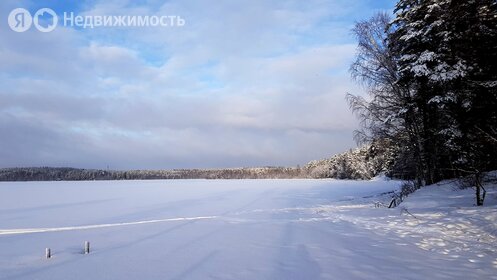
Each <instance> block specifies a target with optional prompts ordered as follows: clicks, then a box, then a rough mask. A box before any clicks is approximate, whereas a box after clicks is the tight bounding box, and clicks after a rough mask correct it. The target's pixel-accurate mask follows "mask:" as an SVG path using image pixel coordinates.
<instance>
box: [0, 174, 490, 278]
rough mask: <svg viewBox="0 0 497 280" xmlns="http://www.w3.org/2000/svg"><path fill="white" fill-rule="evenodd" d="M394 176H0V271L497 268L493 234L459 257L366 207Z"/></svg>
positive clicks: (324, 274)
mask: <svg viewBox="0 0 497 280" xmlns="http://www.w3.org/2000/svg"><path fill="white" fill-rule="evenodd" d="M398 185H399V182H396V181H382V180H377V181H367V182H358V181H336V180H171V181H163V180H156V181H91V182H16V183H9V182H5V183H0V279H47V280H48V279H51V280H53V279H380V278H381V279H400V278H402V279H428V278H430V279H442V278H444V279H463V278H467V277H470V278H471V277H474V276H476V275H478V276H480V277H483V278H480V279H484V278H485V279H492V277H493V279H496V278H495V277H496V275H497V274H496V272H497V255H496V254H495V251H494V252H491V250H492V246H493V245H491V244H490V245H488V244H487V243H482V244H483V245H482V246H487V247H482V248H480V249H481V250H483V251H482V252H483V253H481V252H480V255H481V254H484V256H483V257H479V258H478V257H477V256H476V255H478V254H477V253H479V251H478V249H475V250H472V251H470V252H469V253H468V252H462V253H460V254H459V256H460V257H454V255H456V254H455V253H454V252H452V251H450V250H449V251H448V252H449V253H447V254H444V253H443V252H442V251H440V252H439V251H437V250H434V249H437V248H438V247H436V246H435V245H434V244H435V243H433V244H432V243H430V242H428V248H423V246H420V243H419V242H420V240H431V239H426V238H425V237H426V236H428V237H431V236H432V235H431V233H430V232H429V231H427V233H424V232H423V230H421V231H419V227H417V226H419V225H416V227H415V226H413V225H412V224H409V223H413V222H414V221H413V219H414V218H410V217H409V216H406V215H401V213H400V212H399V211H400V210H399V209H384V208H381V209H379V208H374V207H373V205H374V204H373V202H374V201H378V200H380V201H381V200H384V201H385V200H387V199H388V196H385V195H383V196H381V195H380V194H381V193H385V192H389V191H392V190H396V189H397V188H398ZM490 210H491V211H494V210H495V209H494V208H492V209H490ZM490 210H489V211H490ZM413 211H414V210H412V211H411V212H413ZM492 213H494V212H492ZM439 218H440V217H438V218H437V219H439ZM433 219H435V218H433ZM449 222H450V221H449ZM402 223H405V227H407V228H406V230H404V231H402V229H403V228H404V227H403V224H402ZM409 227H411V228H412V230H410V228H409ZM422 229H423V228H422ZM468 229H471V228H468ZM426 234H428V235H426ZM450 238H452V237H450ZM454 238H455V240H456V241H457V236H455V237H454ZM87 240H88V241H90V243H91V253H90V254H89V255H84V254H82V253H83V244H84V242H85V241H87ZM451 240H452V239H451ZM484 241H485V240H484ZM433 242H436V241H433ZM489 242H492V240H490V241H489ZM457 244H459V243H449V245H448V246H452V247H453V246H456V245H457ZM430 245H433V246H432V247H430ZM470 245H471V244H470ZM488 246H490V249H488ZM47 247H49V248H51V250H52V254H53V257H52V258H51V259H48V260H47V259H45V258H44V256H45V248H47ZM485 250H487V251H485ZM488 250H490V251H488ZM485 252H486V253H485ZM473 255H475V259H474V261H469V260H468V259H469V258H472V257H473ZM475 273H476V274H475Z"/></svg>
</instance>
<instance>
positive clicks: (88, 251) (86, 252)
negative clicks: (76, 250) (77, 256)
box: [85, 241, 90, 255]
mask: <svg viewBox="0 0 497 280" xmlns="http://www.w3.org/2000/svg"><path fill="white" fill-rule="evenodd" d="M89 253H90V242H89V241H85V255H86V254H89Z"/></svg>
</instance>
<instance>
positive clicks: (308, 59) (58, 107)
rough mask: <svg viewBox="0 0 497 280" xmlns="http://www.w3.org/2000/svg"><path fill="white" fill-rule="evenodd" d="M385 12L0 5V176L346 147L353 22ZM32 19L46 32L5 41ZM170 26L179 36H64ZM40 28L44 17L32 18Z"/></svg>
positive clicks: (275, 5)
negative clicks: (90, 20) (128, 22)
mask: <svg viewBox="0 0 497 280" xmlns="http://www.w3.org/2000/svg"><path fill="white" fill-rule="evenodd" d="M394 4H395V1H393V0H380V1H378V0H306V1H301V0H291V1H284V0H252V1H234V0H217V1H214V0H171V1H156V0H140V1H128V0H119V1H117V0H105V1H104V0H95V1H56V0H53V1H23V0H21V1H11V0H7V1H1V2H0V18H2V19H1V20H0V84H1V85H2V86H1V87H0V167H27V166H70V167H78V168H110V169H171V168H209V167H210V168H222V167H247V166H296V165H303V164H305V163H307V162H308V161H310V160H313V159H321V158H327V157H330V156H332V155H333V154H336V153H340V152H343V151H346V150H348V149H350V148H354V147H356V143H355V142H354V141H353V131H354V130H355V129H357V128H358V120H357V118H356V117H355V116H354V115H353V113H352V112H351V111H350V109H349V108H348V105H347V102H346V100H345V95H346V94H347V93H353V94H364V89H362V88H361V87H360V86H358V85H357V84H355V83H354V81H353V80H352V79H351V78H350V74H349V72H348V69H349V65H350V63H351V62H352V60H353V59H354V55H355V51H356V50H355V48H356V42H355V40H354V37H353V35H352V34H351V31H350V30H351V28H352V27H353V25H354V23H355V22H356V21H359V20H364V19H367V18H369V17H370V16H372V15H373V14H374V13H375V12H378V11H391V10H392V8H393V6H394ZM15 8H24V9H26V10H28V11H29V12H30V13H31V14H32V15H33V14H34V13H35V12H36V11H37V10H38V9H41V8H50V9H52V10H54V11H55V12H56V14H57V16H58V18H59V23H58V25H57V27H56V28H55V29H54V30H53V31H51V32H46V33H44V32H40V31H38V30H37V29H36V28H34V26H32V27H31V28H30V29H28V30H27V31H25V32H15V31H13V30H11V28H10V27H9V23H8V17H9V13H10V12H11V11H12V10H13V9H15ZM64 12H66V13H67V14H69V13H71V12H73V13H74V15H75V16H78V15H81V16H88V17H94V16H98V15H100V16H120V15H122V16H127V15H130V16H154V15H155V16H164V15H165V16H179V17H181V18H182V19H184V20H185V24H184V25H183V26H177V25H176V26H167V27H166V26H148V27H144V26H141V27H136V26H125V27H122V26H121V27H119V26H105V27H103V26H100V27H95V28H83V27H78V26H65V25H64V24H63V23H62V22H63V14H64ZM42 20H43V19H42Z"/></svg>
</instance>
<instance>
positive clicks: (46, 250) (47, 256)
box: [45, 248, 52, 259]
mask: <svg viewBox="0 0 497 280" xmlns="http://www.w3.org/2000/svg"><path fill="white" fill-rule="evenodd" d="M51 257H52V252H51V251H50V248H46V249H45V258H47V259H50V258H51Z"/></svg>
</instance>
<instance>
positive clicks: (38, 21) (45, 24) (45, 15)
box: [8, 8, 59, 32]
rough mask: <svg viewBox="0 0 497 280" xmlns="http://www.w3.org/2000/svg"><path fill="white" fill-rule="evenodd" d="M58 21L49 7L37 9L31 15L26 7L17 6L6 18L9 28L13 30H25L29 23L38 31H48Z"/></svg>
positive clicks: (51, 29)
mask: <svg viewBox="0 0 497 280" xmlns="http://www.w3.org/2000/svg"><path fill="white" fill-rule="evenodd" d="M58 21H59V18H58V17H57V14H56V13H55V12H54V11H53V10H52V9H49V8H42V9H39V10H38V11H37V12H36V13H35V14H34V16H33V17H31V14H30V13H29V11H27V10H26V9H23V8H17V9H14V10H12V11H11V12H10V14H9V19H8V22H9V26H10V29H12V30H14V31H15V32H24V31H27V30H28V29H29V28H30V27H31V24H34V26H35V27H36V29H38V30H39V31H40V32H50V31H53V30H54V29H55V27H57V23H58Z"/></svg>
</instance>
